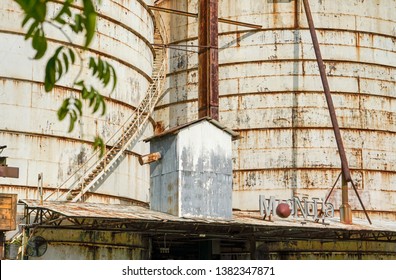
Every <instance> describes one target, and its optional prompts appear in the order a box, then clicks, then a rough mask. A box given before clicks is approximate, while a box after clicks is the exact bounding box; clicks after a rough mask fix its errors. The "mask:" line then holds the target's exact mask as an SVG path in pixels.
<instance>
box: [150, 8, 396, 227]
mask: <svg viewBox="0 0 396 280" xmlns="http://www.w3.org/2000/svg"><path fill="white" fill-rule="evenodd" d="M161 5H163V6H164V7H168V8H172V9H179V10H183V11H188V12H191V13H196V12H197V0H181V1H164V2H162V3H161ZM311 9H312V11H313V17H314V21H315V25H316V27H317V29H318V30H317V33H318V39H319V42H320V44H321V50H322V54H323V57H324V60H325V64H326V69H327V75H328V77H329V83H330V88H331V90H332V92H333V99H334V103H335V107H336V112H337V115H338V119H339V123H340V126H341V133H342V136H343V138H344V144H345V147H346V153H347V156H348V160H349V163H350V167H351V169H352V176H353V179H354V181H355V183H356V184H357V187H358V189H359V193H360V195H361V197H362V199H363V202H364V203H365V206H366V208H367V209H368V210H369V211H371V213H372V215H374V216H378V217H381V218H386V217H387V218H390V219H391V218H394V214H393V213H394V212H395V211H396V208H395V207H396V203H395V197H396V122H395V120H396V106H395V91H396V68H395V65H396V45H395V43H394V42H395V38H396V31H395V29H394V26H395V24H396V17H395V13H392V12H391V11H392V10H395V9H396V1H395V0H373V1H358V0H353V1H348V2H345V1H334V0H332V1H330V0H324V1H311ZM164 16H165V17H168V23H169V33H170V36H169V37H170V38H172V39H171V40H173V42H174V43H175V44H179V45H180V46H184V47H182V48H184V49H189V50H191V49H192V48H191V47H189V48H187V47H185V46H186V45H187V46H195V45H197V44H198V43H197V33H198V32H197V28H198V22H197V20H196V19H194V18H186V17H182V16H177V15H168V14H167V15H164ZM219 17H222V18H228V19H232V20H239V21H243V22H249V23H253V24H259V25H262V26H263V28H262V29H261V30H257V31H256V30H247V29H246V28H241V27H235V26H232V25H226V24H220V26H219V31H220V35H219V47H220V49H219V64H220V122H221V123H222V124H224V125H225V126H228V127H230V128H231V129H233V130H234V131H236V132H238V133H239V134H240V135H241V136H242V137H243V138H242V139H241V140H239V141H237V142H234V148H233V157H234V181H233V182H234V195H233V206H234V207H235V208H240V209H251V210H254V209H257V208H258V204H257V203H254V201H256V199H257V197H258V195H259V194H266V195H277V196H279V197H286V198H289V197H290V196H291V195H292V193H297V194H304V195H308V196H311V197H324V196H325V195H326V194H327V193H328V190H329V189H330V188H331V186H332V185H333V183H334V181H335V179H336V178H337V176H338V174H339V172H340V161H339V157H338V154H337V150H336V144H335V139H334V136H333V131H332V128H331V122H330V118H329V114H328V111H327V105H326V102H325V99H324V95H323V89H322V85H321V81H320V76H319V71H318V68H317V65H316V60H315V54H314V51H313V46H312V42H311V38H310V34H309V30H308V25H307V22H306V19H305V15H304V10H303V8H302V6H301V1H282V2H279V1H272V2H270V1H255V0H246V1H239V2H238V1H236V2H235V3H234V2H233V3H231V2H229V1H226V0H223V1H222V0H220V1H219ZM170 58H171V65H170V70H169V71H170V73H169V77H170V80H169V87H170V90H169V93H168V94H167V95H166V96H165V97H164V98H163V99H162V101H161V102H160V104H159V106H158V107H157V115H156V116H157V120H158V121H161V122H162V123H163V124H164V126H165V127H174V126H178V125H181V124H183V123H186V122H189V121H191V120H195V119H196V118H197V115H198V112H197V89H198V86H197V82H198V71H197V67H198V65H197V63H198V60H197V55H196V54H194V53H191V52H186V51H184V50H170ZM340 193H341V190H340V189H339V188H338V187H337V188H336V189H335V192H334V193H333V195H332V197H331V202H332V203H333V204H334V205H335V207H336V208H338V207H339V206H340V201H341V199H340V198H341V194H340ZM350 200H351V201H350V204H351V206H352V208H353V209H355V210H357V211H360V209H361V207H360V205H359V202H358V200H357V198H356V196H355V195H354V194H353V193H351V194H350ZM252 201H253V203H252ZM381 211H383V212H382V213H381Z"/></svg>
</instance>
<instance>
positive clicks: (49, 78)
mask: <svg viewBox="0 0 396 280" xmlns="http://www.w3.org/2000/svg"><path fill="white" fill-rule="evenodd" d="M55 81H56V79H55V59H54V58H53V57H52V58H50V59H49V60H48V62H47V65H46V67H45V78H44V87H45V91H46V92H49V91H51V90H52V89H53V88H54V86H55Z"/></svg>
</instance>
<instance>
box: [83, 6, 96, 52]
mask: <svg viewBox="0 0 396 280" xmlns="http://www.w3.org/2000/svg"><path fill="white" fill-rule="evenodd" d="M85 28H86V32H87V34H86V38H85V44H84V46H85V47H88V46H89V44H90V43H91V41H92V39H93V37H94V35H95V28H96V13H91V14H89V15H88V16H87V19H86V21H85Z"/></svg>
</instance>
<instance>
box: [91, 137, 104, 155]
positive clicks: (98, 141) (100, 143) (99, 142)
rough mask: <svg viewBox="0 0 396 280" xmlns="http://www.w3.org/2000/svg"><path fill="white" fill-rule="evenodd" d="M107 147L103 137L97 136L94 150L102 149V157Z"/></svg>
mask: <svg viewBox="0 0 396 280" xmlns="http://www.w3.org/2000/svg"><path fill="white" fill-rule="evenodd" d="M105 148H106V146H105V144H104V142H103V139H102V138H101V137H99V136H96V137H95V139H94V143H93V149H94V150H97V149H100V153H99V156H100V157H102V156H103V155H104V153H105Z"/></svg>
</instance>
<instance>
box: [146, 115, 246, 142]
mask: <svg viewBox="0 0 396 280" xmlns="http://www.w3.org/2000/svg"><path fill="white" fill-rule="evenodd" d="M202 121H207V122H209V123H211V124H213V125H214V126H216V127H217V128H219V129H221V130H223V131H225V132H227V133H228V134H230V135H231V137H232V140H237V139H239V138H241V137H240V136H239V134H238V133H236V132H235V131H233V130H232V129H229V128H227V127H225V126H223V125H222V124H221V123H219V122H218V121H216V120H214V119H212V118H210V117H203V118H200V119H197V120H195V121H192V122H188V123H185V124H182V125H179V126H176V127H174V128H171V129H168V130H165V131H164V132H161V133H159V134H157V135H154V136H152V137H149V138H146V139H144V141H145V142H149V141H151V140H153V139H156V138H161V137H164V136H166V135H170V134H177V133H179V131H180V130H182V129H184V128H186V127H188V126H191V125H194V124H196V123H199V122H202Z"/></svg>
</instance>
